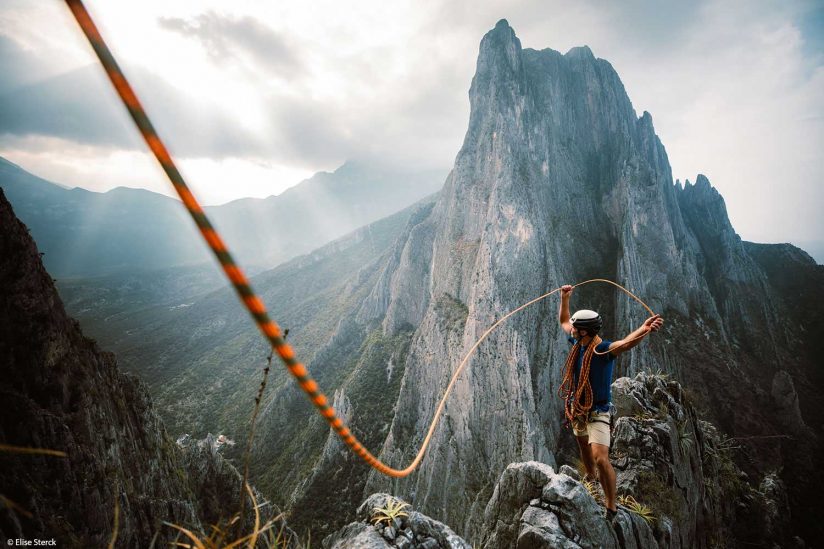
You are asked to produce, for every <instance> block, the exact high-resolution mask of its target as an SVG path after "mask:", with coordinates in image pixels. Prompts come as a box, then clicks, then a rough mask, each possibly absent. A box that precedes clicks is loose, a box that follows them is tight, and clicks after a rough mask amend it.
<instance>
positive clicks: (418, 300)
mask: <svg viewBox="0 0 824 549" xmlns="http://www.w3.org/2000/svg"><path fill="white" fill-rule="evenodd" d="M469 97H470V104H471V114H470V123H469V129H468V131H467V134H466V137H465V140H464V144H463V147H462V149H461V151H460V152H459V154H458V156H457V158H456V162H455V167H454V169H453V171H452V172H451V173H450V175H449V176H448V178H447V181H446V184H445V186H444V189H443V191H442V192H441V194H440V196H439V198H438V201H437V202H436V204H435V206H434V208H433V209H432V212H431V214H430V215H429V216H428V217H427V218H426V219H424V220H422V221H421V222H420V224H419V225H418V227H416V228H413V229H412V230H411V231H409V233H408V237H407V238H406V240H405V241H399V242H398V244H397V246H398V248H399V249H398V252H397V253H396V257H398V258H399V260H398V261H394V262H390V263H388V264H387V267H386V269H387V271H386V272H385V274H384V277H385V278H386V279H388V280H389V281H390V282H389V283H386V284H382V285H379V286H376V288H375V290H374V291H373V295H372V296H371V297H370V300H371V301H370V302H371V303H381V304H386V308H385V311H386V314H385V317H384V320H383V327H384V330H386V331H387V332H389V333H391V332H392V330H394V329H396V327H397V326H400V325H412V326H414V327H415V332H414V334H413V336H412V345H411V348H410V350H409V355H408V358H407V360H406V364H405V368H404V371H405V374H404V380H403V383H402V386H401V390H400V394H399V396H398V400H397V404H396V413H395V417H394V421H393V423H392V428H391V431H390V433H389V434H388V436H386V438H385V441H384V444H383V448H382V450H381V454H380V456H381V458H382V459H383V460H384V461H387V462H389V463H391V464H393V465H395V466H401V465H405V464H406V463H408V462H409V461H410V460H411V458H412V457H413V456H414V454H415V453H416V451H417V449H418V447H419V445H420V443H421V441H422V438H423V435H424V434H425V432H426V429H427V427H428V424H429V422H430V421H431V419H432V416H433V414H434V411H435V406H436V404H437V402H438V399H439V397H440V395H441V391H442V390H443V388H444V387H445V386H446V382H447V381H448V379H449V376H450V375H451V372H452V369H453V368H454V367H455V366H456V365H457V364H458V363H459V362H460V360H461V358H462V357H463V355H464V353H465V352H466V351H467V350H468V349H469V347H470V346H471V345H472V343H473V342H474V341H475V340H476V338H477V337H478V336H479V335H480V334H481V333H482V332H483V331H484V330H485V328H487V327H488V326H490V325H491V324H492V323H493V322H494V321H495V320H496V319H498V318H500V317H501V316H503V315H504V314H505V313H506V312H508V311H510V310H512V309H514V308H515V307H517V306H518V305H520V304H522V303H524V302H526V301H528V300H530V299H531V298H533V297H535V296H538V295H541V294H543V293H544V292H546V291H547V290H549V289H551V288H554V287H557V286H560V285H561V284H563V283H566V282H575V281H582V280H587V279H590V278H608V279H612V280H617V281H620V282H621V283H622V284H624V285H625V286H627V287H628V288H629V289H630V290H631V291H633V292H634V293H636V294H637V295H640V296H643V298H644V299H645V301H647V303H648V304H649V305H650V306H651V307H652V308H653V309H654V310H655V311H659V312H661V313H663V315H664V316H665V317H666V318H667V324H666V325H665V329H664V330H663V332H662V333H661V334H659V335H657V336H655V337H651V338H649V339H648V340H647V341H645V342H644V343H643V344H642V345H641V346H639V347H637V348H635V349H633V350H632V352H630V353H627V354H626V355H625V356H623V357H622V358H621V360H620V362H619V365H618V374H619V375H622V374H623V375H633V374H635V373H637V372H640V371H656V370H661V371H663V372H668V373H671V374H672V375H673V376H674V377H675V378H677V379H678V380H680V381H682V382H683V383H684V385H685V386H686V387H688V388H689V389H690V391H691V392H692V393H693V395H694V398H695V400H696V401H697V403H698V404H699V406H700V407H701V409H702V410H703V411H704V413H705V414H706V415H707V418H708V419H710V420H712V421H713V422H716V423H717V424H718V425H719V427H720V428H721V429H722V430H723V431H725V432H731V433H736V434H737V435H739V436H741V437H742V443H741V444H742V445H743V446H746V447H748V448H749V450H750V452H749V456H750V457H749V458H748V461H749V465H748V473H749V474H751V475H755V476H758V475H763V474H764V472H765V471H767V470H772V469H775V468H777V467H779V466H780V465H781V464H782V463H783V462H784V461H786V460H787V459H788V458H787V452H793V451H795V450H793V449H790V448H789V447H786V448H781V447H780V446H779V445H778V444H772V445H770V444H769V442H767V441H769V440H773V439H769V438H768V439H765V438H763V437H764V436H768V437H769V436H772V435H775V434H778V433H779V430H780V429H781V427H780V426H779V425H777V424H776V422H775V418H774V415H773V413H772V410H770V409H769V408H767V407H765V406H763V405H762V403H763V402H764V401H765V400H766V398H768V395H769V394H770V388H771V383H772V378H773V375H774V373H775V372H776V371H777V370H778V369H780V368H781V366H782V365H783V364H785V363H788V362H790V361H795V362H796V367H797V368H798V369H800V370H803V371H804V372H812V371H814V370H815V367H814V360H815V359H813V358H809V359H808V358H806V357H803V358H802V360H801V361H800V363H799V361H798V360H797V357H795V356H794V352H793V350H792V342H793V334H791V333H789V332H788V331H787V330H786V321H785V320H783V319H785V318H787V317H786V313H787V305H786V300H785V299H784V296H783V295H782V293H781V292H776V291H775V289H774V288H773V285H772V284H771V282H770V277H769V275H768V274H767V273H766V272H765V270H764V268H763V266H762V265H761V264H760V263H759V261H758V260H757V258H755V257H754V256H753V255H752V254H751V253H750V252H749V251H748V250H749V247H748V246H747V245H746V243H744V242H742V241H741V239H740V237H738V235H737V234H735V231H734V230H733V228H732V226H731V225H730V223H729V219H728V217H727V213H726V207H725V205H724V201H723V199H722V198H721V196H720V195H719V194H718V193H717V191H715V189H713V188H712V187H711V185H710V184H709V181H708V180H707V179H706V178H705V177H703V176H699V177H698V179H697V180H696V183H695V184H694V185H693V184H690V183H689V182H687V184H686V185H684V186H681V185H680V184H673V181H672V175H671V170H670V167H669V163H668V160H667V156H666V152H665V150H664V148H663V146H662V144H661V143H660V141H659V140H658V137H657V136H656V135H655V132H654V128H653V125H652V119H651V116H650V115H649V114H648V113H644V114H643V115H642V116H641V117H636V115H635V112H634V110H633V108H632V105H631V103H630V101H629V98H628V97H627V95H626V93H625V91H624V88H623V86H622V84H621V82H620V79H619V78H618V76H617V74H616V73H615V71H614V70H613V68H612V67H611V66H610V65H609V63H607V62H606V61H604V60H601V59H596V58H595V57H594V56H593V55H592V52H591V51H590V50H589V49H588V48H576V49H573V50H571V51H570V52H568V53H567V54H565V55H562V54H560V53H558V52H554V51H552V50H542V51H534V50H529V49H526V50H525V49H522V48H521V45H520V42H519V40H518V39H517V37H516V36H515V33H514V31H513V30H512V29H511V28H510V27H509V25H508V24H507V23H506V22H505V21H501V22H499V23H498V24H497V25H496V27H495V28H494V29H493V30H492V31H490V32H489V33H488V34H487V35H486V36H485V37H484V39H483V40H482V42H481V46H480V53H479V56H478V64H477V71H476V75H475V77H474V79H473V82H472V87H471V89H470V93H469ZM389 271H391V272H389ZM811 277H817V279H816V280H818V281H819V282H821V281H822V280H824V273H822V272H821V271H817V273H813V274H812V275H811ZM573 307H574V308H582V307H586V308H592V309H596V310H599V311H601V312H602V314H603V315H604V316H605V317H606V319H607V322H606V326H605V328H604V334H605V335H606V337H612V338H617V337H620V336H622V335H624V334H626V333H628V332H630V331H631V330H632V329H634V328H635V327H637V325H638V324H640V322H641V321H642V320H643V318H644V316H645V313H644V311H643V310H642V309H641V308H640V307H639V306H638V305H637V304H636V303H635V302H633V301H631V300H629V299H627V298H626V297H625V296H623V295H622V294H621V295H617V294H616V293H615V292H613V291H612V290H610V289H606V288H603V287H595V286H587V287H585V288H581V289H579V290H576V295H574V296H573ZM373 309H376V308H375V307H373ZM445 310H448V311H452V313H453V314H444V311H445ZM556 310H557V300H548V301H545V302H542V303H540V304H538V305H535V306H533V307H532V308H530V309H527V310H525V311H524V312H522V313H520V314H519V315H518V316H516V317H513V318H512V319H510V320H509V321H508V322H507V323H506V324H504V325H502V326H501V327H500V328H499V329H498V330H497V331H496V332H494V333H493V334H492V335H491V336H490V337H489V339H488V340H487V342H486V343H484V344H483V345H482V346H481V347H480V348H479V349H478V351H477V352H476V354H475V355H474V356H473V358H472V359H471V363H470V366H469V369H468V370H467V371H466V373H465V374H464V375H462V376H461V378H460V379H459V380H458V382H457V385H456V388H455V390H454V392H453V393H452V396H451V397H450V400H449V401H448V403H447V406H446V411H445V412H444V416H443V418H442V420H441V423H440V425H439V427H438V429H437V430H436V432H435V435H434V437H433V441H432V445H431V447H430V450H429V452H428V454H427V455H426V457H425V459H424V460H423V462H422V464H421V466H420V468H419V471H418V472H417V473H416V474H415V475H412V476H410V477H408V478H406V479H400V480H389V479H385V478H382V477H381V476H380V475H378V474H377V473H372V474H371V475H370V479H369V482H368V483H367V486H366V490H365V493H370V492H373V491H376V490H391V491H392V492H393V493H397V494H401V495H403V496H404V497H408V498H409V499H410V501H412V502H413V503H414V504H415V505H416V506H417V507H419V508H420V509H421V510H422V511H423V512H428V513H432V514H436V515H438V516H441V517H443V518H444V519H445V520H446V521H447V522H449V523H450V524H452V525H453V526H455V528H456V530H457V531H458V532H460V533H461V534H463V535H465V536H467V537H468V538H472V537H473V534H475V533H477V528H478V525H479V524H480V523H481V522H482V518H483V514H484V507H485V502H486V501H487V500H488V499H489V497H490V496H491V495H492V487H493V486H494V481H495V479H496V478H497V477H498V475H499V474H500V471H502V470H504V469H505V468H506V466H507V465H508V464H509V463H511V462H521V461H529V460H536V461H541V462H544V463H548V464H550V465H553V464H554V459H555V452H556V449H557V447H558V444H559V443H560V441H561V440H562V438H561V433H560V431H559V422H558V417H559V413H560V412H559V399H558V398H557V396H556V395H557V389H558V385H559V382H560V369H561V368H560V365H561V364H562V361H563V357H564V356H565V354H566V352H567V349H568V346H567V343H566V341H565V340H564V338H563V335H562V334H561V332H560V330H559V329H558V327H557V320H556V314H557V313H556ZM376 316H377V315H376ZM801 337H802V338H805V339H806V337H807V336H806V334H804V335H802V336H801ZM808 378H809V375H808V376H807V379H808ZM819 387H820V386H819ZM811 392H812V391H811ZM765 397H766V398H765ZM802 408H803V407H802ZM687 497H688V498H689V499H688V501H689V503H690V505H692V504H694V503H695V501H696V499H695V498H697V497H698V496H697V493H695V492H690V493H689V494H687ZM802 499H803V498H802V497H800V496H799V497H798V498H797V499H796V500H795V503H794V505H806V504H807V502H804V503H802ZM700 527H701V525H698V526H697V528H700ZM682 534H683V533H682V532H680V531H679V532H677V533H674V534H673V535H677V536H682ZM691 536H692V534H683V536H682V537H683V539H682V541H680V542H679V543H687V541H684V540H690V539H693V537H691Z"/></svg>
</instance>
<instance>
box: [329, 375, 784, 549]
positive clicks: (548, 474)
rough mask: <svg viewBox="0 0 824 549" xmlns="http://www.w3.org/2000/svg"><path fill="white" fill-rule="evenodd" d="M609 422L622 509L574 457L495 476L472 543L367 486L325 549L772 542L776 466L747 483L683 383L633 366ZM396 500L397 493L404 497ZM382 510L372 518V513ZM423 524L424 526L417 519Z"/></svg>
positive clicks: (635, 548)
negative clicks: (398, 513) (613, 508)
mask: <svg viewBox="0 0 824 549" xmlns="http://www.w3.org/2000/svg"><path fill="white" fill-rule="evenodd" d="M613 392H614V395H615V403H616V408H617V410H616V421H615V428H614V444H613V447H612V450H611V454H612V456H611V457H612V459H613V461H614V462H615V468H616V472H617V475H618V482H617V487H618V493H619V507H618V514H617V516H616V518H615V519H614V521H613V522H611V523H610V522H609V521H608V520H607V519H606V517H605V512H604V507H603V493H602V491H601V489H600V486H599V485H597V484H593V483H589V482H582V478H581V474H580V472H579V471H578V470H577V469H576V468H574V467H570V466H569V465H566V464H565V465H562V466H561V467H560V468H559V469H558V470H557V471H556V470H555V469H554V468H553V467H551V466H549V465H547V464H544V463H540V462H537V461H528V462H522V463H511V464H509V465H508V466H507V467H506V469H504V471H503V472H502V473H501V475H500V477H499V478H498V480H497V482H496V484H495V487H494V489H493V492H492V497H491V498H490V499H489V501H488V502H487V503H486V506H485V508H484V511H483V522H482V524H481V526H480V528H479V529H478V534H477V538H476V539H473V540H472V541H473V543H472V544H469V543H468V542H467V541H465V540H464V539H462V538H459V537H458V536H457V535H455V534H454V533H453V532H452V531H451V530H450V529H449V528H448V527H446V526H444V525H443V524H441V523H439V522H437V521H435V520H433V519H431V518H428V517H425V516H424V515H422V514H421V513H418V512H416V511H412V510H409V509H407V511H409V512H408V513H406V515H405V516H402V517H398V518H394V519H393V520H387V521H386V524H384V523H383V522H381V521H380V520H379V519H380V518H381V517H383V516H384V515H382V514H381V511H382V510H384V509H388V508H390V503H393V502H394V503H395V505H397V504H398V503H399V502H400V500H398V499H396V498H393V497H392V496H389V495H387V494H373V495H372V496H370V497H369V498H368V499H367V500H366V501H365V502H364V503H363V504H362V505H361V506H360V508H359V509H358V517H357V518H358V519H359V520H357V521H355V522H353V523H351V524H349V525H347V526H346V527H344V528H342V529H341V530H339V531H338V532H336V533H335V534H333V535H331V536H329V537H328V538H326V539H325V540H324V547H326V548H327V549H334V548H344V547H368V548H375V549H389V548H392V547H405V548H409V549H416V548H424V547H425V548H427V549H429V548H431V549H436V548H440V549H464V548H468V547H484V548H488V549H497V548H505V547H507V548H509V547H511V548H516V549H550V548H558V547H563V548H565V549H573V548H574V549H580V548H596V547H600V548H621V549H649V548H657V547H662V548H663V547H679V548H680V547H684V548H687V547H707V546H718V547H729V546H734V545H736V544H739V543H743V544H746V545H750V544H752V545H759V546H762V545H763V546H766V547H771V546H778V545H780V544H781V542H782V540H783V539H784V538H785V537H786V533H787V528H788V525H789V520H788V517H787V515H786V514H782V512H781V510H782V506H783V505H785V504H786V503H785V502H786V492H785V490H784V486H783V484H782V483H781V481H780V480H778V479H777V478H776V475H774V474H772V475H768V476H767V477H766V481H765V483H762V485H761V487H759V488H758V489H754V488H752V487H750V486H748V485H747V483H746V482H744V481H743V480H742V479H743V478H744V477H746V475H745V474H744V473H743V472H742V471H741V470H740V469H739V468H738V467H737V466H736V465H735V464H734V462H733V461H732V453H731V449H732V448H731V446H730V440H729V439H728V438H725V437H723V436H722V435H720V434H719V433H718V431H717V429H716V428H715V427H714V426H713V425H712V424H711V423H708V422H706V421H703V420H700V419H699V418H698V415H697V413H696V411H695V408H694V407H693V405H692V403H691V402H690V400H689V397H688V396H687V394H686V393H685V392H684V390H683V388H682V387H681V385H680V384H678V383H677V382H675V381H672V380H670V379H669V378H668V376H666V375H663V374H654V375H649V374H644V373H640V374H638V375H637V376H635V377H634V378H631V379H630V378H626V377H622V378H619V379H618V380H616V382H615V383H614V384H613ZM400 503H403V502H400ZM376 517H377V519H376ZM422 525H426V526H422Z"/></svg>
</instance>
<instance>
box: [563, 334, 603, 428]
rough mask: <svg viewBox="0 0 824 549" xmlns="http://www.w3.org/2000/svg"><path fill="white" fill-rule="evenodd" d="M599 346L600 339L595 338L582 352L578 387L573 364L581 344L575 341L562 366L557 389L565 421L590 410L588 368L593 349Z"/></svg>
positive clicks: (590, 397)
mask: <svg viewBox="0 0 824 549" xmlns="http://www.w3.org/2000/svg"><path fill="white" fill-rule="evenodd" d="M600 344H601V338H600V337H598V336H595V337H594V338H593V339H592V341H591V342H590V344H589V347H587V350H586V351H584V358H583V360H581V373H579V374H578V385H577V386H575V374H574V372H575V363H576V362H577V360H578V353H580V352H581V342H580V341H577V342H576V343H575V345H573V347H572V350H571V351H570V352H569V356H567V360H566V364H565V365H564V377H563V381H561V386H560V387H559V388H558V395H559V396H560V397H561V398H562V399H563V400H564V415H565V416H566V418H567V420H568V421H569V422H570V424H571V423H572V421H573V420H574V419H575V418H576V417H579V416H583V415H586V414H587V413H588V412H589V409H590V408H592V385H591V384H590V382H589V368H590V365H591V364H592V355H594V354H595V348H596V347H598V345H600Z"/></svg>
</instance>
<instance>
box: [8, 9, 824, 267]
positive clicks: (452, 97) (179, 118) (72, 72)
mask: <svg viewBox="0 0 824 549" xmlns="http://www.w3.org/2000/svg"><path fill="white" fill-rule="evenodd" d="M87 5H88V7H89V10H90V11H91V13H92V16H93V17H94V18H95V20H96V22H97V24H98V26H99V27H100V28H101V31H102V33H103V35H104V37H105V38H106V39H107V41H108V42H109V45H110V47H111V48H112V49H113V51H114V53H115V56H116V57H117V58H118V60H119V61H120V64H121V66H123V67H124V68H125V70H126V72H127V75H128V76H129V77H130V78H131V79H132V81H133V85H134V87H135V88H136V90H137V93H138V95H139V96H140V97H141V99H142V100H143V102H144V104H145V105H146V107H147V110H148V111H149V114H150V116H152V118H153V121H154V122H155V125H156V126H157V127H158V129H159V131H160V134H161V136H162V137H163V138H164V139H166V141H167V142H168V144H169V146H170V149H171V150H172V153H173V155H175V157H176V159H177V160H178V163H179V165H180V166H181V168H182V171H183V172H184V175H185V176H186V177H187V179H188V180H189V182H190V184H191V185H192V187H193V188H194V189H195V191H196V193H197V194H198V195H199V196H200V197H201V198H202V199H203V201H204V202H205V203H207V204H217V203H222V202H226V201H228V200H231V199H234V198H239V197H243V196H258V197H263V196H269V195H272V194H278V193H280V192H282V191H283V190H284V189H285V188H287V187H288V186H291V185H294V184H296V183H298V182H299V181H301V180H302V179H304V178H306V177H308V176H310V175H311V174H313V173H315V172H317V171H320V170H327V171H328V170H333V169H335V168H336V167H338V166H339V165H340V164H342V163H343V162H344V161H346V160H347V159H357V160H365V161H381V162H384V163H387V164H390V165H393V166H401V167H406V168H411V169H417V168H421V169H432V168H436V169H443V172H444V174H445V173H446V172H447V171H448V169H449V168H450V167H451V165H452V162H453V161H454V158H455V155H456V153H457V152H458V149H459V147H460V145H461V142H462V140H463V136H464V133H465V131H466V126H467V122H468V119H469V100H468V95H467V92H468V90H469V84H470V81H471V79H472V75H473V73H474V70H475V61H476V57H477V53H478V45H479V42H480V39H481V37H482V36H483V35H484V34H485V33H486V32H487V31H488V30H489V29H491V28H492V27H493V26H494V25H495V23H496V21H497V20H498V19H501V18H506V19H507V20H508V21H509V23H510V25H511V26H512V27H513V28H514V29H515V32H516V34H517V35H518V37H519V38H520V39H521V43H522V45H523V46H524V47H528V48H535V49H543V48H552V49H555V50H558V51H561V52H566V51H567V50H568V49H569V48H571V47H574V46H579V45H584V44H585V45H588V46H590V48H591V49H592V51H593V52H594V54H595V55H596V56H597V57H600V58H603V59H606V60H607V61H609V62H610V63H611V64H612V65H613V66H614V67H615V69H616V70H617V72H618V74H619V75H620V77H621V79H622V80H623V82H624V86H625V87H626V90H627V93H628V94H629V96H630V99H631V100H632V103H633V105H634V107H635V110H636V112H637V113H638V114H639V115H640V114H641V113H642V112H643V111H645V110H646V111H649V112H650V113H651V114H652V117H653V121H654V124H655V129H656V132H657V133H658V135H659V137H660V138H661V140H662V142H663V143H664V146H665V147H666V149H667V153H668V155H669V159H670V163H671V164H672V168H673V176H674V177H675V178H680V179H681V180H682V181H683V180H684V179H690V180H691V181H694V180H695V175H696V174H697V173H703V174H705V175H706V176H707V177H708V178H709V179H710V181H711V182H712V184H713V185H714V186H715V187H716V188H717V189H718V190H719V191H720V192H721V193H722V195H723V196H724V198H725V200H726V203H727V208H728V210H729V212H730V217H731V219H732V222H733V225H734V227H735V228H736V230H737V231H738V232H739V234H741V235H742V237H743V238H745V239H748V240H756V241H762V242H781V241H792V242H795V243H799V244H802V245H808V246H810V247H813V246H815V245H814V244H812V243H814V242H815V241H818V242H819V244H818V246H821V249H822V250H824V244H821V241H822V240H824V238H823V237H822V235H824V215H821V213H820V212H821V210H822V208H824V184H823V183H824V181H823V180H824V177H822V176H824V155H822V154H821V150H822V149H824V147H822V144H823V143H824V140H822V136H823V135H824V119H822V114H823V112H822V111H824V7H822V6H823V5H824V3H822V2H821V1H817V2H813V1H774V2H767V1H763V0H741V1H723V2H720V1H712V2H683V1H673V2H669V3H667V2H660V1H638V0H625V1H621V2H598V1H581V0H576V1H572V0H570V1H547V0H535V1H530V2H503V1H485V0H474V1H465V2H464V1H453V0H442V1H432V2H416V1H412V0H410V1H392V2H384V1H378V0H371V1H361V2H349V3H342V2H340V1H331V0H329V1H325V0H324V1H313V2H252V1H249V2H243V1H235V2H225V1H217V0H214V1H207V0H204V1H188V2H184V1H175V2H168V1H165V0H164V1H156V0H143V1H141V2H112V1H108V2H103V1H100V0H96V1H88V2H87ZM0 75H2V77H0V156H3V157H6V158H8V159H9V160H11V161H12V162H15V163H17V164H19V165H21V166H22V167H23V168H25V169H27V170H29V171H31V172H33V173H34V174H36V175H39V176H41V177H45V178H47V179H50V180H52V181H55V182H58V183H63V184H66V185H69V186H81V187H85V188H88V189H92V190H106V189H110V188H113V187H116V186H131V187H144V188H147V189H151V190H154V191H157V192H163V193H165V194H170V191H169V188H168V184H167V183H166V182H165V180H164V179H163V177H162V175H161V174H160V171H159V169H158V168H157V167H156V165H155V163H154V160H153V159H151V158H150V157H149V156H148V154H147V152H146V150H145V146H144V145H143V143H142V142H141V140H140V139H139V137H138V135H137V133H136V131H135V130H134V129H133V128H132V126H131V121H130V120H129V119H128V117H127V115H126V113H125V110H124V109H123V107H121V106H120V104H119V102H118V100H117V99H116V97H115V95H114V92H113V91H112V90H111V89H110V85H109V84H108V82H107V81H106V80H105V76H104V74H103V72H102V69H100V67H99V66H98V65H97V64H96V62H95V60H94V59H93V57H92V52H91V49H90V47H89V46H88V44H87V43H86V42H85V39H84V38H83V37H82V35H81V33H80V31H79V29H78V28H77V25H76V24H75V23H74V20H73V19H72V18H71V16H70V14H69V12H68V9H67V8H66V7H65V5H64V4H63V2H60V1H58V0H48V1H46V0H3V2H2V5H1V6H0ZM819 260H821V257H819Z"/></svg>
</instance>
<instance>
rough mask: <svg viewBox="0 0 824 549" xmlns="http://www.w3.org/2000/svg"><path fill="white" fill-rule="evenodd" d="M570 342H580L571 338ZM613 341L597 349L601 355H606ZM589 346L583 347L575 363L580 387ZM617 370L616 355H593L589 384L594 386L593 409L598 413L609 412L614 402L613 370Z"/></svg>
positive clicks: (604, 342)
mask: <svg viewBox="0 0 824 549" xmlns="http://www.w3.org/2000/svg"><path fill="white" fill-rule="evenodd" d="M568 341H569V343H570V344H571V345H575V344H576V343H577V342H578V340H576V339H575V338H574V337H572V336H569V338H568ZM611 344H612V341H608V340H606V339H604V340H602V341H601V343H600V344H599V345H598V346H597V347H596V348H595V350H596V351H598V352H599V353H604V352H606V351H607V349H609V346H610V345H611ZM587 347H589V345H586V346H584V345H582V346H581V350H580V351H579V352H578V358H577V360H576V361H575V370H574V372H573V373H574V382H575V387H577V386H578V375H579V374H580V373H581V365H582V364H583V362H584V354H585V353H586V350H587ZM614 368H615V355H613V354H612V353H607V354H605V355H596V354H593V355H592V362H590V363H589V383H590V385H592V408H593V409H594V410H595V411H596V412H606V411H609V404H610V402H612V393H611V392H610V389H611V388H612V370H613V369H614Z"/></svg>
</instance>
